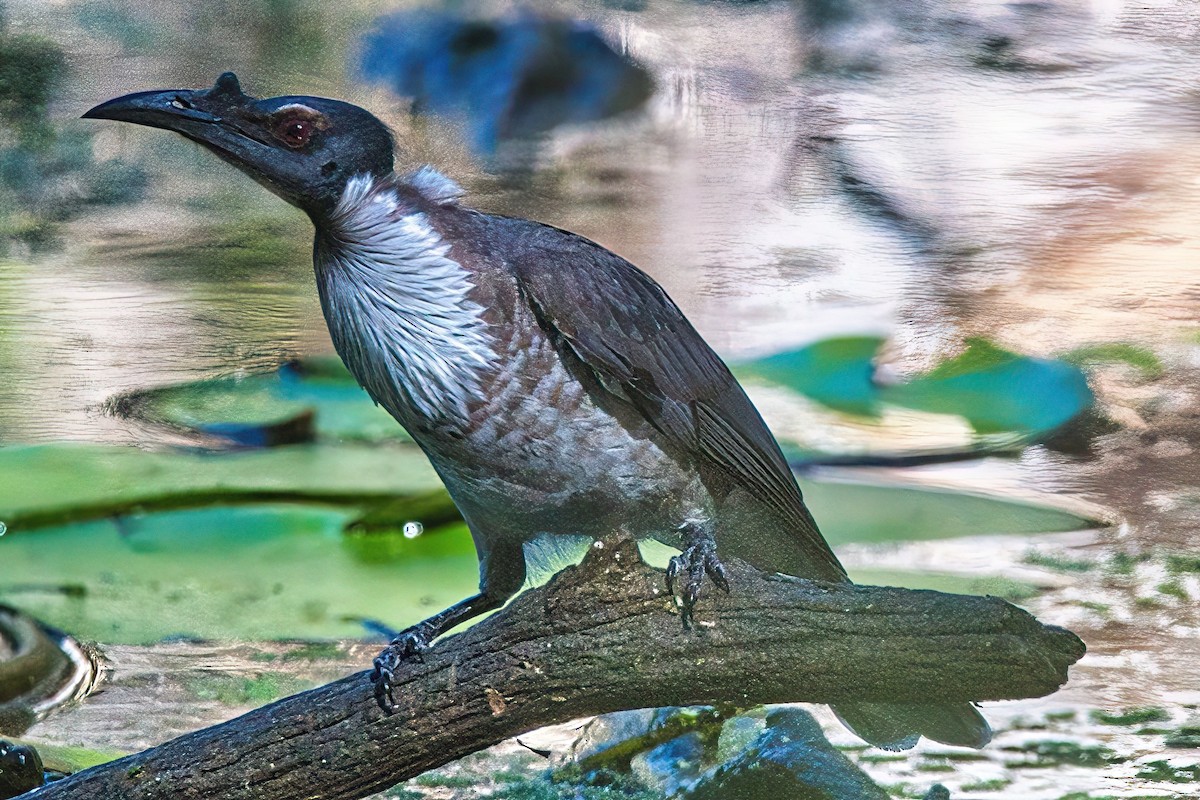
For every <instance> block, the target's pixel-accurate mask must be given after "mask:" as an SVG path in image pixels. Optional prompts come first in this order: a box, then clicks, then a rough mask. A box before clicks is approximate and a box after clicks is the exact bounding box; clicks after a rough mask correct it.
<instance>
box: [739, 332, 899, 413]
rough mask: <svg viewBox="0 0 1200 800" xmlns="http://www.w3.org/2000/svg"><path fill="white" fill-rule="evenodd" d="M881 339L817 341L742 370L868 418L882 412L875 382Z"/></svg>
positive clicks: (861, 338) (769, 357)
mask: <svg viewBox="0 0 1200 800" xmlns="http://www.w3.org/2000/svg"><path fill="white" fill-rule="evenodd" d="M882 346H883V339H881V338H879V337H878V336H846V337H839V338H834V339H825V340H823V341H819V342H814V343H812V344H810V345H808V346H806V347H801V348H799V349H796V350H788V351H785V352H782V353H776V354H775V355H771V356H766V357H765V358H760V359H758V360H757V361H752V362H749V363H747V364H743V365H741V367H740V371H741V372H743V373H745V374H747V375H754V376H758V377H761V378H765V379H766V380H769V381H772V382H774V383H778V384H781V385H783V386H786V387H788V388H789V389H791V390H792V391H795V392H799V393H800V394H802V395H805V396H807V397H810V398H812V399H813V400H816V401H817V402H819V403H822V404H824V405H826V406H828V407H829V408H833V409H837V410H839V411H848V412H850V413H854V414H860V415H864V416H875V415H877V414H878V413H879V388H878V387H877V386H876V385H875V383H874V381H873V380H872V377H871V376H872V375H873V374H874V372H875V363H874V362H875V356H876V354H878V352H879V348H880V347H882Z"/></svg>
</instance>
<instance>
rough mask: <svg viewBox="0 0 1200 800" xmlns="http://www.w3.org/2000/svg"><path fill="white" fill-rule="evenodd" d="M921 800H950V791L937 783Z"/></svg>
mask: <svg viewBox="0 0 1200 800" xmlns="http://www.w3.org/2000/svg"><path fill="white" fill-rule="evenodd" d="M921 800H950V790H949V789H947V788H946V787H945V786H942V785H941V784H940V783H935V784H934V785H933V786H930V787H929V791H928V792H926V793H925V796H924V797H923V798H921Z"/></svg>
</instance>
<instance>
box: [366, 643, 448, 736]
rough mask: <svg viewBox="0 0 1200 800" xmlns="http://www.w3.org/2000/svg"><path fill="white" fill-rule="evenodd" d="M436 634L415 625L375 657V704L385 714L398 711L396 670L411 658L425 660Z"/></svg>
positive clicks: (373, 679) (372, 677)
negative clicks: (394, 683)
mask: <svg viewBox="0 0 1200 800" xmlns="http://www.w3.org/2000/svg"><path fill="white" fill-rule="evenodd" d="M433 638H434V632H433V631H431V630H430V629H429V628H428V627H426V626H424V625H414V626H413V627H411V628H408V629H406V630H404V631H401V632H400V634H399V635H398V636H397V637H396V638H395V639H393V640H392V643H391V644H389V645H388V646H387V647H385V648H384V649H383V652H381V653H380V654H379V655H378V656H376V657H375V662H374V663H375V669H373V670H372V671H371V683H373V684H375V702H377V703H379V707H380V708H382V709H383V711H384V713H386V714H391V713H392V712H393V711H395V710H396V697H395V695H393V694H392V690H393V688H394V687H393V685H392V681H393V680H395V677H396V670H397V669H398V668H399V667H400V665H401V664H402V663H404V662H405V661H407V660H408V659H410V658H415V659H417V660H418V661H424V660H425V651H427V650H428V649H429V643H430V642H431V641H433Z"/></svg>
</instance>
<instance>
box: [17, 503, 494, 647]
mask: <svg viewBox="0 0 1200 800" xmlns="http://www.w3.org/2000/svg"><path fill="white" fill-rule="evenodd" d="M348 517H349V514H348V512H347V511H346V510H343V509H336V508H320V507H313V506H294V505H274V504H272V505H262V506H254V507H230V506H217V507H212V508H204V509H194V510H188V511H172V512H163V513H155V514H144V515H130V516H124V517H121V518H119V519H116V520H109V519H104V520H95V521H92V522H86V523H80V524H75V525H68V526H62V527H54V528H45V529H43V530H40V531H37V532H36V533H34V534H30V535H27V536H6V537H5V538H4V539H3V540H0V553H2V554H3V555H2V556H0V557H2V558H3V565H4V566H3V572H2V573H0V598H3V600H4V601H5V602H12V603H14V604H19V605H20V606H21V607H22V608H24V609H27V610H28V611H30V612H32V613H34V614H37V615H38V616H39V617H40V618H42V619H44V620H46V621H47V622H48V623H50V624H52V625H55V626H57V627H60V628H62V629H64V630H69V631H71V632H72V633H73V634H75V635H77V636H80V637H82V638H90V639H97V640H100V641H105V642H126V643H146V642H151V641H156V640H159V639H162V638H164V637H172V636H185V637H205V638H219V639H231V638H233V639H237V638H245V639H277V638H293V637H294V638H314V637H347V636H361V635H362V633H363V627H362V624H361V620H362V619H365V618H377V619H381V620H383V621H385V622H386V623H388V624H390V625H393V626H395V627H397V628H402V627H404V626H406V625H409V624H412V623H415V622H418V621H419V620H421V619H423V618H425V617H427V616H428V615H429V614H431V613H433V612H434V611H438V610H440V609H442V608H445V607H447V606H449V605H451V604H452V603H455V602H457V601H459V600H461V599H462V598H464V597H466V596H468V595H470V594H471V593H473V592H474V591H475V590H476V584H477V582H478V569H477V567H476V559H475V549H474V545H473V544H472V541H471V537H470V534H469V533H468V532H467V530H466V528H465V526H462V525H461V524H460V525H457V526H452V527H449V528H445V529H442V530H439V531H436V532H427V533H426V534H425V535H424V536H421V537H419V538H417V539H411V540H410V539H405V538H404V536H403V535H401V534H399V533H392V534H372V535H370V536H345V535H344V534H343V532H342V529H343V526H344V525H345V523H346V521H347V519H348ZM62 584H72V585H77V586H80V587H83V591H80V592H74V593H71V594H69V595H68V594H64V593H62V592H59V591H57V590H56V587H57V586H59V585H62Z"/></svg>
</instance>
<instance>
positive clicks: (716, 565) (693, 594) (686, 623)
mask: <svg viewBox="0 0 1200 800" xmlns="http://www.w3.org/2000/svg"><path fill="white" fill-rule="evenodd" d="M680 532H681V535H682V538H683V552H681V553H680V554H679V555H677V556H674V557H673V558H672V559H671V560H670V562H669V563H668V564H667V591H668V592H670V593H671V594H672V596H676V597H678V598H679V603H680V607H681V609H682V611H681V613H680V617H681V618H682V619H683V627H684V629H685V630H688V629H690V628H691V627H692V618H693V614H692V612H693V610H694V609H695V607H696V601H697V600H699V599H700V589H701V587H702V586H703V585H704V576H705V575H707V576H708V577H709V579H710V580H711V581H712V582H713V583H715V584H716V585H717V588H718V589H720V590H721V591H723V592H725V593H727V594H728V592H729V572H728V571H727V570H726V569H725V565H724V564H722V563H721V559H719V558H717V543H716V541H714V540H713V535H712V533H711V532H709V531H707V530H705V529H704V528H702V527H701V526H699V525H696V524H694V523H686V524H684V525H683V526H682V527H680ZM681 575H682V576H684V581H683V585H682V586H681V587H680V592H679V593H678V594H676V592H675V581H676V580H677V579H678V578H679V577H680V576H681Z"/></svg>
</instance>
